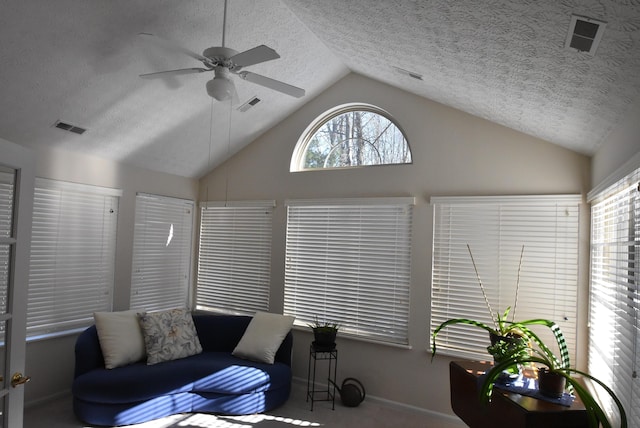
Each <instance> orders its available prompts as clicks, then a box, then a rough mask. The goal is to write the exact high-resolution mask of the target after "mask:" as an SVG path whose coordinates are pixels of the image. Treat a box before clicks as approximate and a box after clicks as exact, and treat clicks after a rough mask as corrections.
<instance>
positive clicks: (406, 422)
mask: <svg viewBox="0 0 640 428" xmlns="http://www.w3.org/2000/svg"><path fill="white" fill-rule="evenodd" d="M305 391H306V390H305V386H303V385H301V384H299V383H295V382H294V384H293V391H292V394H291V398H290V399H289V401H288V402H287V403H286V404H285V405H284V406H282V407H280V408H278V409H275V410H273V411H271V412H269V413H268V414H264V415H251V416H233V417H232V416H214V415H208V414H200V413H196V414H183V415H176V416H171V417H167V418H162V419H159V420H156V421H152V422H147V423H144V424H138V425H129V427H131V428H298V427H335V428H343V427H345V428H346V427H367V428H368V427H381V428H383V427H388V428H414V427H415V428H431V427H433V428H461V427H465V426H466V425H464V424H463V423H462V422H459V421H458V420H456V419H455V418H449V417H437V416H432V415H429V414H427V413H425V412H419V411H414V410H412V409H404V408H398V407H395V406H389V405H386V404H384V403H381V402H377V401H375V400H366V401H365V402H364V403H362V404H361V405H360V406H359V407H354V408H350V407H344V406H342V405H341V404H340V403H339V400H336V408H335V410H331V403H328V402H316V403H315V404H314V408H313V411H310V410H309V409H310V405H309V403H307V402H306V401H305ZM85 427H88V425H86V424H83V423H81V422H80V421H78V420H77V419H76V418H75V416H74V415H73V411H72V408H71V397H64V398H60V399H57V400H53V401H50V402H47V403H46V404H42V405H39V406H34V407H31V408H27V409H26V411H25V422H24V428H85Z"/></svg>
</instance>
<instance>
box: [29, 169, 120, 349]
mask: <svg viewBox="0 0 640 428" xmlns="http://www.w3.org/2000/svg"><path fill="white" fill-rule="evenodd" d="M121 195H122V191H121V190H119V189H110V188H106V187H98V186H90V185H85V184H77V183H69V182H63V181H57V180H49V179H43V178H36V181H35V192H34V207H33V227H32V235H31V258H30V269H29V290H28V304H27V305H28V309H27V337H28V338H30V339H35V338H39V337H46V336H49V335H54V334H62V333H65V332H70V331H77V330H79V329H82V328H85V327H86V326H88V325H90V324H91V323H92V322H93V312H95V311H110V310H111V308H112V296H113V284H114V270H115V250H116V230H117V220H118V203H119V198H120V196H121Z"/></svg>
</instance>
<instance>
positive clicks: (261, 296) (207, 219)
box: [196, 200, 276, 315]
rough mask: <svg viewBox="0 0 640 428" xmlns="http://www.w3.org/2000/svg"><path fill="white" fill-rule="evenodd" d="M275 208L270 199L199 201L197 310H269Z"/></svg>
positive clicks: (244, 311) (232, 312)
mask: <svg viewBox="0 0 640 428" xmlns="http://www.w3.org/2000/svg"><path fill="white" fill-rule="evenodd" d="M275 206H276V204H275V201H273V200H268V201H227V202H219V201H216V202H203V203H201V206H200V244H199V251H198V280H197V287H196V308H197V309H200V310H206V311H212V312H222V313H230V314H244V315H253V314H255V312H256V311H268V310H269V296H270V290H271V246H272V238H273V209H274V207H275Z"/></svg>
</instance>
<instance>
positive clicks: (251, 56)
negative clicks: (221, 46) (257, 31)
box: [231, 45, 280, 67]
mask: <svg viewBox="0 0 640 428" xmlns="http://www.w3.org/2000/svg"><path fill="white" fill-rule="evenodd" d="M278 58H280V55H278V52H276V51H274V50H273V49H271V48H270V47H269V46H265V45H260V46H256V47H255V48H252V49H249V50H247V51H244V52H240V53H239V54H236V55H234V56H232V57H231V61H233V63H234V64H235V65H238V66H240V67H247V66H249V65H254V64H259V63H261V62H265V61H271V60H272V59H278Z"/></svg>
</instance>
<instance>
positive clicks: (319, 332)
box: [309, 317, 340, 350]
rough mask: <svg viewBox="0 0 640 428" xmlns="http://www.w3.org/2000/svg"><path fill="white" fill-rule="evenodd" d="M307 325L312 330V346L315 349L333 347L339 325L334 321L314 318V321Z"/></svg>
mask: <svg viewBox="0 0 640 428" xmlns="http://www.w3.org/2000/svg"><path fill="white" fill-rule="evenodd" d="M309 327H311V329H312V330H313V338H314V341H313V346H314V347H315V348H316V349H329V350H330V349H333V348H335V346H336V335H337V334H338V329H339V328H340V325H339V324H338V323H335V322H328V321H319V320H318V318H317V317H316V318H315V321H314V322H313V323H311V324H309Z"/></svg>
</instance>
